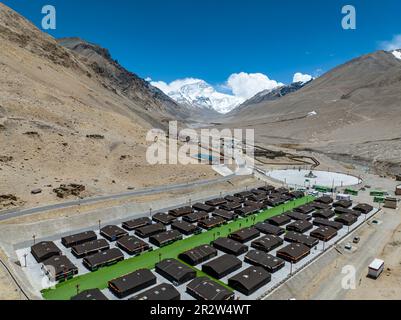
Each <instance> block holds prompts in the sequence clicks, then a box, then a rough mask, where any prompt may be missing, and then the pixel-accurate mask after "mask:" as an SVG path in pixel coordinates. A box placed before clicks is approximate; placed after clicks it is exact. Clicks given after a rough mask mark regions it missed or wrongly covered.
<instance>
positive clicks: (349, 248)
mask: <svg viewBox="0 0 401 320" xmlns="http://www.w3.org/2000/svg"><path fill="white" fill-rule="evenodd" d="M344 248H345V249H346V250H349V251H351V250H352V245H351V244H350V243H347V244H346V245H345V246H344Z"/></svg>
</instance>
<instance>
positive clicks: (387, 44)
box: [380, 34, 401, 51]
mask: <svg viewBox="0 0 401 320" xmlns="http://www.w3.org/2000/svg"><path fill="white" fill-rule="evenodd" d="M380 48H381V49H383V50H386V51H392V50H396V49H401V34H398V35H395V36H394V37H393V39H391V41H382V42H381V43H380Z"/></svg>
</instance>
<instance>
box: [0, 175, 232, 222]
mask: <svg viewBox="0 0 401 320" xmlns="http://www.w3.org/2000/svg"><path fill="white" fill-rule="evenodd" d="M235 176H236V175H235V174H232V175H229V176H226V177H220V178H217V179H212V180H202V181H194V182H189V183H181V184H173V185H167V186H159V187H152V188H146V189H141V190H136V191H130V192H124V193H118V194H114V195H105V196H97V197H91V198H85V199H78V200H73V201H68V202H63V203H58V204H52V205H47V206H43V207H36V208H30V209H22V210H9V211H4V213H1V212H0V221H4V220H7V219H11V218H16V217H21V216H25V215H29V214H34V213H40V212H44V211H49V210H57V209H64V208H68V207H73V206H76V205H82V204H90V203H96V202H100V201H108V200H118V199H121V198H126V197H133V196H143V195H150V194H155V193H160V192H164V191H173V190H179V189H184V188H188V187H195V186H205V185H211V184H215V183H219V182H225V181H228V180H230V179H232V178H233V177H235Z"/></svg>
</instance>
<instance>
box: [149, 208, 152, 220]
mask: <svg viewBox="0 0 401 320" xmlns="http://www.w3.org/2000/svg"><path fill="white" fill-rule="evenodd" d="M149 218H152V208H149Z"/></svg>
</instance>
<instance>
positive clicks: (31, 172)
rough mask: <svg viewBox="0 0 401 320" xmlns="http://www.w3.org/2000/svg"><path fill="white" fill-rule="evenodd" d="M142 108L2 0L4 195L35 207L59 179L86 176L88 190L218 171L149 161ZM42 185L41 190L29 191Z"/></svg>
mask: <svg viewBox="0 0 401 320" xmlns="http://www.w3.org/2000/svg"><path fill="white" fill-rule="evenodd" d="M150 105H151V104H150ZM147 107H148V108H149V105H148V106H147ZM141 108H142V106H141V105H140V104H139V103H137V102H136V101H134V100H130V99H128V98H127V97H125V96H123V95H120V94H116V93H115V92H113V90H110V88H108V87H107V86H104V83H102V81H101V79H99V78H98V77H97V75H96V74H94V73H93V71H92V70H90V69H89V68H88V67H87V66H86V65H85V64H84V63H82V62H81V61H80V60H79V58H77V57H76V56H75V55H73V54H72V53H70V52H69V51H68V50H67V49H65V48H62V47H60V46H59V45H58V44H57V42H56V41H55V40H54V39H52V38H51V37H49V36H47V35H45V34H43V33H42V32H40V31H39V30H37V29H36V28H35V27H34V26H33V25H31V24H30V23H29V22H27V21H26V20H25V19H23V18H22V17H20V16H19V15H17V14H16V13H14V12H13V11H11V10H10V9H8V8H7V7H5V6H4V5H2V4H0V156H7V157H12V159H11V161H5V162H4V161H3V162H0V174H1V181H0V194H9V193H11V194H15V195H16V196H17V197H19V198H20V199H21V200H22V201H24V202H25V206H34V205H37V204H45V203H53V202H57V201H60V200H59V199H57V198H56V197H55V195H54V194H53V193H52V192H51V190H52V188H53V187H58V186H59V185H60V184H61V183H82V184H84V185H85V186H86V187H87V191H86V193H85V195H86V196H88V195H97V194H108V193H116V192H123V191H126V190H127V188H128V187H131V188H141V187H146V186H151V185H160V184H165V183H174V182H184V181H193V180H194V179H199V178H203V179H205V178H207V177H212V176H215V174H214V172H213V171H212V170H211V169H210V168H209V167H206V166H179V165H177V166H149V165H148V164H147V162H146V161H145V160H146V159H145V152H146V148H147V143H146V140H145V136H146V133H147V131H148V130H149V129H150V128H151V127H152V126H151V125H150V124H149V121H147V120H148V119H147V120H144V118H143V117H141V116H140V112H139V111H138V112H136V110H140V109H141ZM149 115H150V116H152V117H153V118H154V119H155V122H156V123H157V121H159V120H160V119H161V118H162V117H163V114H160V115H159V116H160V118H159V119H157V116H158V113H157V112H156V111H154V112H153V113H151V112H150V111H149ZM26 133H31V134H26ZM92 134H98V135H102V136H104V139H90V138H87V135H92ZM122 156H123V157H122ZM36 188H42V189H43V193H42V194H41V195H37V196H32V195H30V191H31V190H32V189H36Z"/></svg>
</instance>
